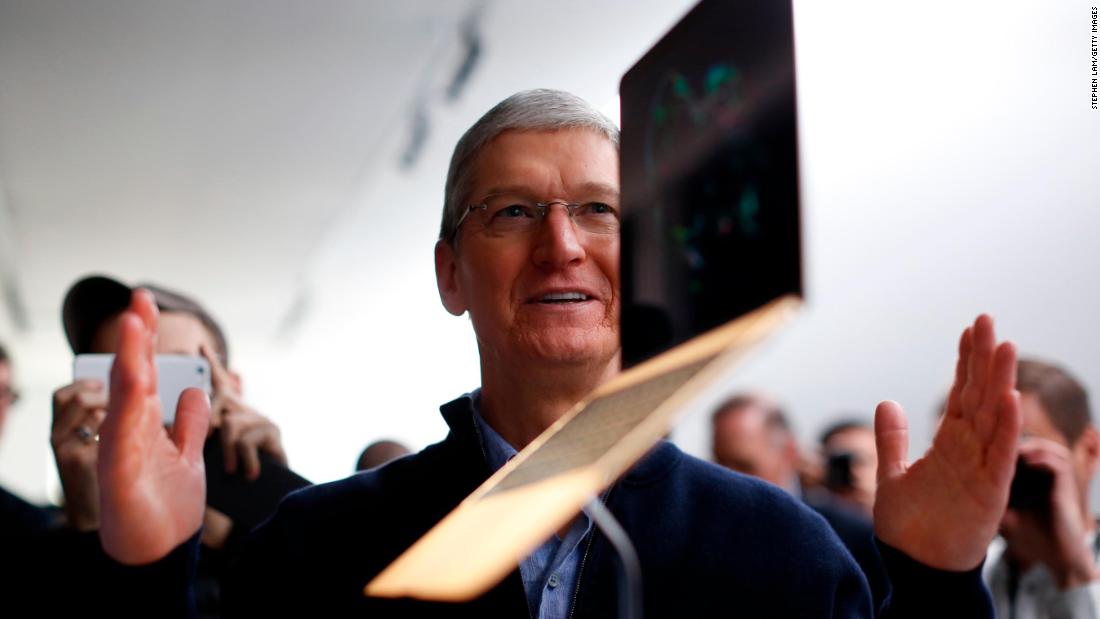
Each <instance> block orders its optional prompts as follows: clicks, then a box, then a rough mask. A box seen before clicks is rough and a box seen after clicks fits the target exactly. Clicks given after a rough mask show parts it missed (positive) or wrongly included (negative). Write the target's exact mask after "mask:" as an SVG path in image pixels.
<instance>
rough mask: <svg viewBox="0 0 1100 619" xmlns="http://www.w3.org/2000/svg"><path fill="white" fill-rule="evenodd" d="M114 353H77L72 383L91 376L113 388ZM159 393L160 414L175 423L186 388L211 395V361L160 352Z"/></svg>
mask: <svg viewBox="0 0 1100 619" xmlns="http://www.w3.org/2000/svg"><path fill="white" fill-rule="evenodd" d="M114 362H115V356H114V355H100V354H87V355H77V356H76V359H74V360H73V382H76V381H78V380H82V379H86V378H91V379H95V380H99V381H102V382H103V385H104V387H105V388H107V389H108V391H109V390H110V385H111V365H112V364H113V363H114ZM156 363H157V395H158V396H159V397H160V414H161V417H162V418H163V419H164V425H172V422H173V421H174V420H175V418H176V403H177V402H179V399H180V394H181V393H183V390H184V389H189V388H191V387H198V388H199V389H202V390H203V391H205V392H206V394H207V395H208V396H209V395H211V391H212V388H211V384H210V363H208V362H207V361H206V359H204V358H202V357H199V356H192V355H157V356H156Z"/></svg>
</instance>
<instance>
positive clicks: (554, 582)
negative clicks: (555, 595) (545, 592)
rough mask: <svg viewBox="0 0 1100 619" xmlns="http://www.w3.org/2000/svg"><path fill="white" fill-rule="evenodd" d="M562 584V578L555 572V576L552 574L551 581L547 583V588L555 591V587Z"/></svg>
mask: <svg viewBox="0 0 1100 619" xmlns="http://www.w3.org/2000/svg"><path fill="white" fill-rule="evenodd" d="M560 584H561V576H558V574H557V572H555V573H553V574H550V580H549V581H547V583H546V586H548V587H550V588H551V589H553V588H554V587H556V586H558V585H560Z"/></svg>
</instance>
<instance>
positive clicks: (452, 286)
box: [435, 239, 466, 316]
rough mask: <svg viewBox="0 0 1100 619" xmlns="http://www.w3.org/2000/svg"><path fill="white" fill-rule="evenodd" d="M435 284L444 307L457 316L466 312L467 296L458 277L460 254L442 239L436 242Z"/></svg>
mask: <svg viewBox="0 0 1100 619" xmlns="http://www.w3.org/2000/svg"><path fill="white" fill-rule="evenodd" d="M435 284H436V287H438V288H439V299H440V300H441V301H443V307H445V308H447V311H448V312H450V313H452V314H454V315H455V316H461V315H462V314H464V313H465V312H466V296H465V295H464V294H463V291H462V285H461V284H460V282H459V279H458V255H457V254H456V253H455V248H454V247H451V244H450V243H448V242H447V241H445V240H443V239H440V240H438V241H436V243H435Z"/></svg>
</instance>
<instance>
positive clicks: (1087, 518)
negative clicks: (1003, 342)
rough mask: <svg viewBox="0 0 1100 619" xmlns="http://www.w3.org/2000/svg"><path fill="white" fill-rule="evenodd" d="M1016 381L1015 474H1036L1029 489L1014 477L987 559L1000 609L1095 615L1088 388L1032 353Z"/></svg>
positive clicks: (1093, 431) (1092, 430)
mask: <svg viewBox="0 0 1100 619" xmlns="http://www.w3.org/2000/svg"><path fill="white" fill-rule="evenodd" d="M1016 386H1017V389H1019V391H1020V394H1021V398H1020V404H1021V409H1022V413H1023V434H1024V437H1023V439H1022V440H1021V441H1020V459H1019V461H1018V463H1017V472H1016V475H1017V479H1019V478H1020V477H1022V476H1026V477H1029V478H1031V479H1033V480H1037V481H1036V482H1035V483H1032V484H1030V485H1031V486H1033V487H1032V488H1031V489H1030V490H1029V489H1028V488H1027V487H1026V486H1027V485H1028V484H1017V483H1014V484H1013V496H1012V497H1011V498H1010V499H1009V509H1008V510H1006V512H1005V515H1004V518H1003V520H1002V522H1001V537H999V538H997V539H996V540H994V542H993V544H992V545H991V547H990V551H989V555H988V558H987V559H986V565H985V570H984V574H983V575H984V577H985V579H986V581H987V582H988V584H989V588H990V591H991V592H992V594H993V601H994V604H995V605H996V608H997V616H999V617H1014V618H1015V619H1046V618H1051V619H1053V618H1055V617H1074V618H1077V617H1097V616H1100V569H1098V568H1097V555H1100V539H1098V538H1097V522H1096V516H1095V515H1094V514H1093V513H1092V512H1091V510H1090V509H1089V500H1088V499H1089V485H1090V484H1091V483H1092V478H1093V477H1094V476H1095V474H1096V467H1097V462H1098V461H1100V432H1098V431H1097V428H1096V426H1095V425H1093V422H1092V414H1091V412H1090V411H1089V403H1088V394H1087V392H1086V391H1085V389H1084V387H1083V386H1082V385H1081V383H1080V382H1078V381H1077V379H1075V378H1074V377H1073V376H1071V375H1070V374H1069V373H1068V372H1067V371H1066V370H1064V369H1062V368H1060V367H1058V366H1056V365H1052V364H1050V363H1045V362H1042V361H1037V360H1034V359H1021V360H1020V362H1019V366H1018V370H1017V378H1016ZM1018 494H1019V495H1020V496H1019V498H1017V496H1016V495H1018ZM1025 495H1026V496H1025ZM1014 505H1015V507H1013V506H1014Z"/></svg>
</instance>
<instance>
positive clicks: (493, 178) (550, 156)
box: [475, 129, 619, 196]
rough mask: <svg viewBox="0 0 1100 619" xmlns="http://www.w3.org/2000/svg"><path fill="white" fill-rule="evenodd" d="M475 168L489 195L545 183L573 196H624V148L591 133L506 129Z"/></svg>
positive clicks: (582, 130)
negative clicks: (620, 153)
mask: <svg viewBox="0 0 1100 619" xmlns="http://www.w3.org/2000/svg"><path fill="white" fill-rule="evenodd" d="M475 169H476V170H477V174H476V175H477V182H478V184H479V185H481V186H482V188H483V192H484V193H507V192H515V191H523V190H532V189H534V190H541V189H542V187H540V186H539V185H545V184H555V185H559V186H562V187H563V188H564V189H566V190H568V191H571V192H600V193H604V194H612V195H616V196H617V195H618V192H619V158H618V150H617V149H616V148H615V145H614V143H612V142H611V140H610V139H608V138H607V137H606V136H604V135H603V134H601V133H598V132H596V131H593V130H589V129H560V130H556V131H505V132H503V133H501V134H500V135H498V136H497V137H496V138H494V139H493V140H492V141H490V142H489V143H488V144H486V146H485V148H484V149H483V150H482V152H481V153H480V155H479V157H478V160H477V165H476V168H475Z"/></svg>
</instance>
